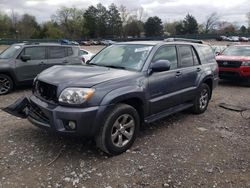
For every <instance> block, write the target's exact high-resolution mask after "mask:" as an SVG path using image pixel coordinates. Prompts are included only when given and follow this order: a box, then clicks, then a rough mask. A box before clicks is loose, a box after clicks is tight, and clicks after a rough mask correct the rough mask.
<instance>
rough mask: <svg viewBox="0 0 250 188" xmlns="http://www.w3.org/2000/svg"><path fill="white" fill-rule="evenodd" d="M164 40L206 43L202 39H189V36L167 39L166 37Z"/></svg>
mask: <svg viewBox="0 0 250 188" xmlns="http://www.w3.org/2000/svg"><path fill="white" fill-rule="evenodd" d="M164 41H165V42H174V41H179V42H191V43H198V44H203V43H204V42H203V41H202V40H196V39H187V38H167V39H164Z"/></svg>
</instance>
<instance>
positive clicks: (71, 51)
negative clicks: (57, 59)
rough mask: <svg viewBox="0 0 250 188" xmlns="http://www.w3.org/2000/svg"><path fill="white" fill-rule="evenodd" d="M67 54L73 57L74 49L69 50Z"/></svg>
mask: <svg viewBox="0 0 250 188" xmlns="http://www.w3.org/2000/svg"><path fill="white" fill-rule="evenodd" d="M67 52H68V56H72V55H73V50H72V48H67Z"/></svg>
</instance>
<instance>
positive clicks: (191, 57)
mask: <svg viewBox="0 0 250 188" xmlns="http://www.w3.org/2000/svg"><path fill="white" fill-rule="evenodd" d="M177 49H178V57H179V64H178V67H179V74H180V76H179V79H180V86H179V88H180V93H181V99H182V102H188V101H191V100H193V99H194V98H195V91H196V88H197V87H198V85H197V84H198V79H199V77H200V75H201V73H202V67H201V64H200V61H199V58H198V56H197V52H196V51H195V50H194V48H193V47H192V46H191V45H178V46H177Z"/></svg>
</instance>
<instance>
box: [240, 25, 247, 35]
mask: <svg viewBox="0 0 250 188" xmlns="http://www.w3.org/2000/svg"><path fill="white" fill-rule="evenodd" d="M240 33H241V34H246V33H247V28H246V26H244V25H242V26H241V27H240Z"/></svg>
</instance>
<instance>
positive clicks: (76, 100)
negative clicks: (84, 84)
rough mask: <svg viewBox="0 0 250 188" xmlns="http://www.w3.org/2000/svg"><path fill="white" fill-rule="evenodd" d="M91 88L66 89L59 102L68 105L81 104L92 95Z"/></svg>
mask: <svg viewBox="0 0 250 188" xmlns="http://www.w3.org/2000/svg"><path fill="white" fill-rule="evenodd" d="M94 92H95V90H94V89H91V88H66V89H64V90H63V91H62V93H61V94H60V96H59V102H62V103H68V104H82V103H84V102H85V101H86V100H88V99H90V98H91V97H92V96H93V95H94Z"/></svg>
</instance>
